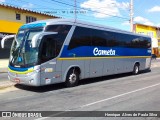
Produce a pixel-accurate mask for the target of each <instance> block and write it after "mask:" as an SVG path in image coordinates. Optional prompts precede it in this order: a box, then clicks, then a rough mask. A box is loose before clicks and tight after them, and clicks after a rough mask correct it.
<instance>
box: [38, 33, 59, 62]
mask: <svg viewBox="0 0 160 120" xmlns="http://www.w3.org/2000/svg"><path fill="white" fill-rule="evenodd" d="M40 56H41V57H40V58H41V63H43V62H46V61H48V60H51V59H53V58H55V57H56V41H55V40H54V39H53V37H52V36H51V35H50V36H47V37H44V39H43V42H42V47H41V55H40Z"/></svg>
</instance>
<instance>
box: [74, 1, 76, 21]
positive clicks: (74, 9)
mask: <svg viewBox="0 0 160 120" xmlns="http://www.w3.org/2000/svg"><path fill="white" fill-rule="evenodd" d="M74 19H75V22H76V20H77V1H76V0H74Z"/></svg>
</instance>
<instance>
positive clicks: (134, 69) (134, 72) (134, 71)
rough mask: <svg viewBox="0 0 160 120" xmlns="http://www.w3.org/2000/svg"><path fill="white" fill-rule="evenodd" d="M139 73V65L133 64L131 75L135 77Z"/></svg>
mask: <svg viewBox="0 0 160 120" xmlns="http://www.w3.org/2000/svg"><path fill="white" fill-rule="evenodd" d="M138 73H139V64H135V65H134V68H133V74H134V75H137V74H138Z"/></svg>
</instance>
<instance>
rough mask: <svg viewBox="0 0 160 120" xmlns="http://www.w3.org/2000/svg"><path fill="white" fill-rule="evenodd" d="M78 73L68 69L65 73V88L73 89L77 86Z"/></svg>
mask: <svg viewBox="0 0 160 120" xmlns="http://www.w3.org/2000/svg"><path fill="white" fill-rule="evenodd" d="M78 81H79V73H78V71H77V70H76V69H70V70H69V71H68V73H67V77H66V81H65V85H66V87H74V86H76V85H77V84H78Z"/></svg>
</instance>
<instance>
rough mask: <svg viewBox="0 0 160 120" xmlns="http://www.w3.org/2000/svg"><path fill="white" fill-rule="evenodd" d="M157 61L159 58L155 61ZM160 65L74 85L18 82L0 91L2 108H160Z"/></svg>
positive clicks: (142, 119)
mask: <svg viewBox="0 0 160 120" xmlns="http://www.w3.org/2000/svg"><path fill="white" fill-rule="evenodd" d="M154 62H156V61H154ZM159 71H160V67H154V68H152V70H151V72H144V73H141V74H139V75H131V74H119V75H112V76H106V77H100V78H93V79H86V80H82V81H80V84H79V85H78V86H76V87H73V88H65V87H64V86H63V85H62V84H56V85H48V86H44V87H28V86H24V85H15V86H14V87H15V88H17V89H16V90H12V91H8V92H5V93H0V111H61V112H59V113H58V114H63V113H67V112H68V111H160V95H159V91H160V80H159V78H160V74H159ZM56 115H57V114H50V116H52V118H50V117H45V118H37V120H43V119H44V120H49V119H51V120H52V119H59V120H74V119H76V120H77V119H78V120H81V119H85V120H106V119H107V120H110V119H111V120H159V118H157V117H140V118H130V117H125V118H119V117H117V118H116V117H115V118H111V117H108V118H106V117H99V118H97V117H96V118H79V117H59V118H55V117H54V116H56Z"/></svg>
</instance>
